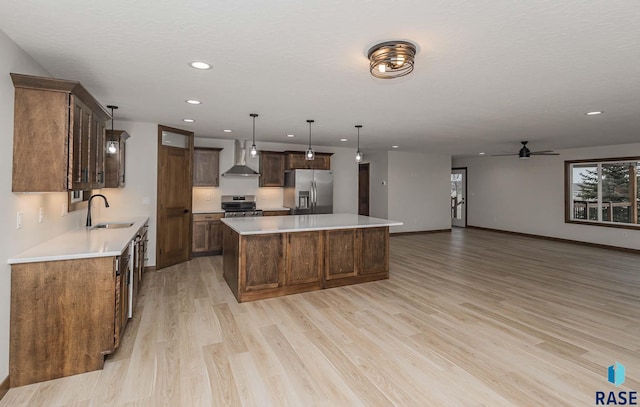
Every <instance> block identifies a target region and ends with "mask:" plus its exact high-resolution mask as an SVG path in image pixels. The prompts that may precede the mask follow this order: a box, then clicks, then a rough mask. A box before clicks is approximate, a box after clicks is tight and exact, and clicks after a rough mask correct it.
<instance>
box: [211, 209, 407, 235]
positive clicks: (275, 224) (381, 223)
mask: <svg viewBox="0 0 640 407" xmlns="http://www.w3.org/2000/svg"><path fill="white" fill-rule="evenodd" d="M222 222H223V223H224V224H226V225H228V226H229V227H230V228H231V229H233V230H235V231H236V232H238V233H239V234H241V235H262V234H268V233H286V232H309V231H314V230H329V229H357V228H375V227H385V226H401V225H402V222H398V221H395V220H389V219H380V218H372V217H370V216H360V215H356V214H352V213H336V214H323V215H289V216H255V217H246V218H223V219H222Z"/></svg>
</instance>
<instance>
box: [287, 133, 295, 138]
mask: <svg viewBox="0 0 640 407" xmlns="http://www.w3.org/2000/svg"><path fill="white" fill-rule="evenodd" d="M287 137H289V138H293V137H295V135H293V134H287Z"/></svg>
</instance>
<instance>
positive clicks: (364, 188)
mask: <svg viewBox="0 0 640 407" xmlns="http://www.w3.org/2000/svg"><path fill="white" fill-rule="evenodd" d="M358 215H363V216H369V163H365V164H358Z"/></svg>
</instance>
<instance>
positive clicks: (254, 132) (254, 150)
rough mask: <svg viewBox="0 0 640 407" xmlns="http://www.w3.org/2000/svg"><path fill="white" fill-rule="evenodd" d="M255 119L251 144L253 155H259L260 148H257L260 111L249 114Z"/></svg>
mask: <svg viewBox="0 0 640 407" xmlns="http://www.w3.org/2000/svg"><path fill="white" fill-rule="evenodd" d="M249 116H251V118H252V119H253V144H251V152H250V154H251V157H255V156H257V155H258V149H257V148H256V117H258V113H251V114H249Z"/></svg>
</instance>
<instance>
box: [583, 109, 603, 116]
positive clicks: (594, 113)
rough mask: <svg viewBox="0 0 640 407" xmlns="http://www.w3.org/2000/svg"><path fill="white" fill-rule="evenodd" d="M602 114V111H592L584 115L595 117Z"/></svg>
mask: <svg viewBox="0 0 640 407" xmlns="http://www.w3.org/2000/svg"><path fill="white" fill-rule="evenodd" d="M602 113H604V112H603V111H600V110H596V111H593V112H587V113H585V114H586V115H587V116H595V115H598V114H602Z"/></svg>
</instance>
